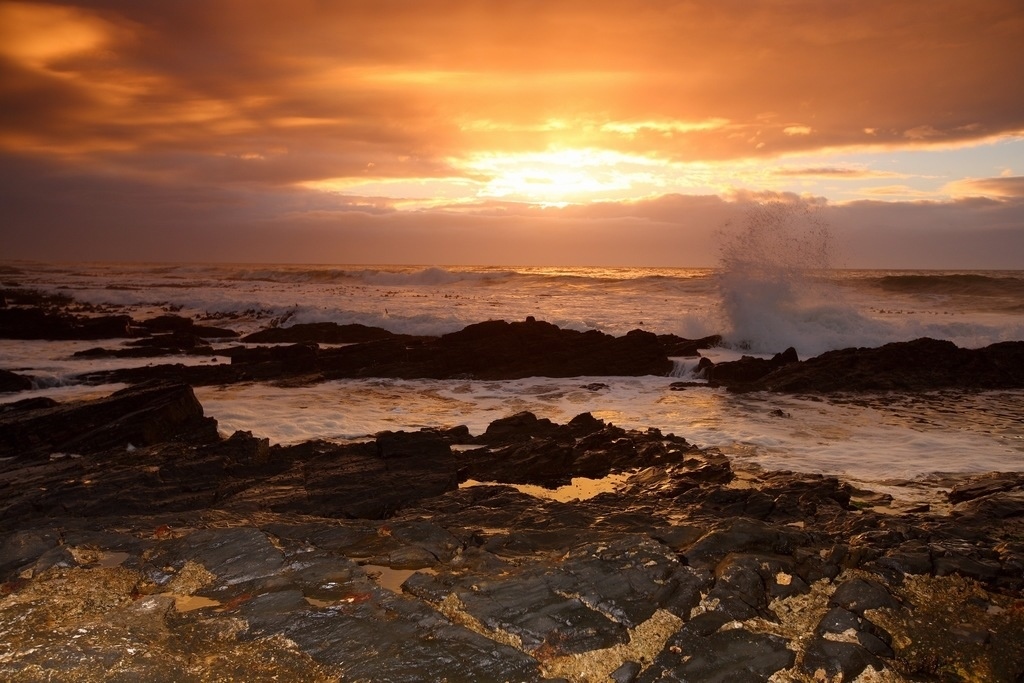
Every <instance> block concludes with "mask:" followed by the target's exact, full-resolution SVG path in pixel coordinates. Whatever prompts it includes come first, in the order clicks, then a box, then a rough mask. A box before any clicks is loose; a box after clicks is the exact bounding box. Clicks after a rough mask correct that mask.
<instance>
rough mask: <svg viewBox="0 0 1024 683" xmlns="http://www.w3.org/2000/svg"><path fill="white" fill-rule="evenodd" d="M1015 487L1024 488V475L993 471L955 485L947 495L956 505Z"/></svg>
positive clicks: (1011, 489)
mask: <svg viewBox="0 0 1024 683" xmlns="http://www.w3.org/2000/svg"><path fill="white" fill-rule="evenodd" d="M1015 489H1024V475H1022V474H1020V473H1017V472H992V473H989V474H986V475H984V476H981V477H974V478H972V479H970V480H969V481H966V482H961V483H958V484H956V485H954V486H953V487H952V488H951V489H950V491H949V493H948V494H947V497H948V498H949V502H951V503H953V504H954V505H955V504H957V503H963V502H964V501H968V500H975V499H977V498H981V497H982V496H988V495H991V494H993V493H1002V492H1004V491H1013V490H1015Z"/></svg>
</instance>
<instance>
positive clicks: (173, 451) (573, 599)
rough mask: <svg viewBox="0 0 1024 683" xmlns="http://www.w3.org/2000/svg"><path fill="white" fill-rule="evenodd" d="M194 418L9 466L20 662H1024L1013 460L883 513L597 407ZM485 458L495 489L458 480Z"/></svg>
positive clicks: (722, 673) (133, 675)
mask: <svg viewBox="0 0 1024 683" xmlns="http://www.w3.org/2000/svg"><path fill="white" fill-rule="evenodd" d="M185 389H188V388H187V387H185ZM146 391H152V392H153V394H152V395H153V396H154V397H160V396H163V395H164V393H163V392H167V395H168V396H171V397H177V398H178V399H180V400H181V401H182V402H183V404H184V405H186V406H187V405H191V400H194V399H189V396H190V390H189V391H188V392H187V391H185V390H183V389H182V388H181V387H180V386H179V387H177V388H175V387H162V388H149V389H146ZM132 395H133V396H135V398H136V399H137V400H141V398H142V397H143V396H145V395H147V394H146V392H145V391H144V392H143V393H141V394H140V393H136V394H132ZM121 398H123V396H122V397H121ZM186 399H189V400H186ZM118 400H121V399H118ZM154 403H156V404H159V403H160V401H159V400H156V401H154ZM169 403H170V405H172V406H173V405H177V403H176V401H169ZM101 404H102V401H101ZM55 408H57V406H53V405H44V406H37V407H26V408H24V409H19V410H16V411H12V412H14V413H17V412H23V413H24V414H25V416H26V419H27V423H28V424H31V422H32V420H33V419H36V418H34V417H32V416H33V415H34V414H35V415H36V416H37V417H38V415H40V413H36V412H35V411H36V410H43V411H52V410H54V409H55ZM194 408H195V407H194V406H192V412H191V414H192V415H197V414H198V415H201V412H198V413H197V412H196V411H195V409H194ZM63 409H64V410H65V411H66V412H64V413H60V411H58V414H64V415H78V416H82V415H91V414H94V411H97V406H96V405H94V404H76V405H75V406H74V407H73V408H70V407H68V406H65V407H64V408H63ZM100 412H101V414H102V411H100ZM144 414H146V411H142V412H141V413H138V415H139V416H140V417H141V416H142V415H144ZM149 415H150V419H151V420H152V421H154V422H155V423H157V424H162V423H164V418H163V417H161V415H162V413H161V412H160V411H155V412H153V413H149ZM143 422H145V421H143ZM11 424H15V422H12V423H11ZM196 424H197V425H198V430H199V431H198V432H196V433H191V432H185V433H181V432H177V431H173V430H172V432H171V436H169V437H166V438H164V437H161V438H163V440H160V441H158V442H157V443H152V444H150V445H146V446H137V447H133V449H127V448H126V447H123V446H121V445H118V444H120V443H121V441H122V440H123V439H125V438H126V437H127V436H128V435H130V434H132V433H133V431H132V430H135V429H138V428H139V425H138V424H133V423H131V422H130V421H117V420H114V421H112V422H111V421H107V422H103V425H105V426H104V427H103V429H102V432H103V434H104V438H105V439H106V438H110V439H113V441H112V442H111V443H114V444H115V445H113V446H110V447H104V446H103V443H104V442H102V441H99V442H96V445H95V448H96V450H95V451H93V452H84V453H80V454H77V455H78V456H79V457H71V456H70V455H65V456H64V457H49V456H47V457H16V458H11V459H9V460H6V461H3V462H2V463H0V493H2V494H3V497H2V498H0V506H2V507H0V510H2V521H0V581H2V583H0V642H4V643H5V646H6V649H5V650H4V651H3V652H0V678H3V679H4V680H15V681H17V680H54V681H72V680H74V681H80V680H85V681H101V680H110V679H111V678H118V677H120V678H122V679H125V680H157V681H161V680H186V681H192V680H194V681H202V680H212V679H214V678H217V677H222V678H223V677H225V676H226V677H229V678H232V679H238V680H242V679H253V680H270V679H273V678H275V677H276V678H277V679H278V680H299V681H318V682H319V681H328V680H339V679H345V680H357V681H361V680H362V681H371V680H372V681H377V680H391V681H422V680H433V679H440V678H444V679H446V680H449V681H476V680H488V681H490V680H501V681H504V680H509V681H541V680H569V681H572V682H573V683H577V682H581V683H582V682H589V681H597V680H600V681H604V680H612V681H617V682H620V681H672V680H700V681H729V682H730V683H732V682H733V681H755V680H756V681H761V680H766V679H769V678H771V677H773V676H775V677H776V678H777V679H781V680H804V679H811V680H813V679H815V678H819V679H821V678H825V679H827V678H828V677H830V676H831V677H832V678H836V677H838V676H842V677H843V680H851V679H853V678H854V677H856V676H861V675H863V674H864V673H865V672H868V671H869V670H874V671H882V672H883V675H884V676H886V677H887V680H891V681H915V680H935V679H945V680H956V678H955V676H954V674H953V673H952V672H958V671H959V672H963V671H969V672H975V671H980V672H986V676H988V679H989V680H1007V681H1013V680H1018V679H1019V678H1020V677H1021V676H1024V651H1022V650H1021V648H1020V647H1019V644H1020V643H1021V642H1024V613H1022V611H1021V610H1020V603H1021V601H1022V600H1024V593H1022V589H1024V578H1022V577H1024V573H1022V570H1024V516H1022V515H1019V514H1018V513H1017V512H1016V510H1017V509H1018V505H1019V497H1020V489H1019V486H1018V485H1017V484H1016V483H1015V482H1014V481H1009V480H1008V479H1007V478H1006V477H1001V478H1000V477H994V476H990V477H981V478H978V479H976V480H974V481H967V482H962V486H961V488H960V489H959V491H960V492H961V493H959V494H957V495H958V496H961V497H962V498H961V499H960V501H959V502H957V503H956V505H955V506H954V509H953V514H951V515H948V516H942V515H938V514H933V513H931V512H928V511H927V510H922V511H919V512H915V513H909V512H902V511H894V512H892V513H890V514H882V513H879V512H878V511H875V510H873V509H870V508H863V507H859V506H857V505H855V504H853V502H852V497H851V496H852V491H851V489H850V487H848V486H847V485H845V484H844V483H842V482H841V481H839V480H837V479H835V478H830V477H821V476H816V475H800V474H793V473H764V472H762V473H742V477H740V476H737V473H736V472H734V471H733V469H732V467H731V465H730V463H729V461H728V460H727V459H725V458H723V457H722V456H720V455H716V454H714V453H703V452H701V451H699V450H698V449H695V448H693V447H692V446H690V445H689V444H687V443H686V442H685V440H683V439H681V438H679V437H674V436H671V435H663V434H660V433H659V432H657V431H656V430H647V431H643V432H638V431H627V430H622V429H618V428H614V427H611V426H609V425H605V424H604V423H603V422H601V421H600V420H596V419H594V418H593V416H589V415H582V416H579V417H577V418H576V419H574V420H572V421H570V422H569V423H568V424H565V425H558V424H554V423H551V422H549V421H546V420H540V419H537V418H536V417H535V416H532V415H528V414H521V415H516V416H511V417H509V418H506V419H504V420H501V421H497V422H496V423H495V424H493V425H492V428H491V429H488V430H487V433H485V434H483V435H478V436H473V435H470V434H469V433H468V431H466V430H464V429H462V430H460V429H454V430H424V431H421V432H413V433H402V432H397V433H384V434H380V435H377V437H376V438H374V439H373V440H369V441H367V442H365V443H356V444H344V445H342V444H332V443H327V442H308V443H304V444H299V445H296V446H290V447H287V448H281V447H278V446H270V445H269V444H268V443H267V442H266V441H265V440H263V439H259V438H258V437H254V436H253V435H251V434H245V433H238V434H235V435H233V436H232V437H231V438H228V439H220V438H214V439H212V440H203V439H202V438H200V439H197V438H195V436H196V434H198V435H203V434H204V432H203V430H204V429H206V426H205V425H206V424H207V423H206V421H205V418H203V419H200V420H199V421H198V422H197V423H196ZM204 438H205V437H204ZM457 443H458V444H469V445H472V446H474V447H476V449H477V450H475V451H473V450H470V451H462V450H458V449H452V445H453V444H457ZM40 452H45V449H43V450H42V451H40ZM469 472H473V473H474V476H476V475H480V476H485V477H488V478H490V480H491V481H490V483H488V484H484V485H475V486H462V487H460V486H459V481H460V479H461V478H464V477H465V476H467V475H468V473H469ZM583 472H586V473H590V474H596V475H598V476H603V475H604V474H608V473H617V474H619V475H621V476H622V477H623V478H624V479H625V480H624V481H623V482H621V483H620V484H619V485H617V486H615V487H609V488H608V489H607V490H606V491H605V492H603V493H601V494H599V495H595V496H593V497H592V498H588V499H585V500H553V499H548V498H538V497H535V496H533V495H530V494H528V493H525V492H524V491H521V490H518V489H517V486H519V483H518V482H529V483H548V484H549V485H552V484H554V483H557V482H559V481H561V480H562V479H564V478H565V477H572V476H578V475H579V474H580V473H583ZM501 480H506V481H508V483H506V484H502V483H499V482H500V481H501ZM524 490H526V489H524ZM857 495H865V494H863V492H859V493H858V494H857Z"/></svg>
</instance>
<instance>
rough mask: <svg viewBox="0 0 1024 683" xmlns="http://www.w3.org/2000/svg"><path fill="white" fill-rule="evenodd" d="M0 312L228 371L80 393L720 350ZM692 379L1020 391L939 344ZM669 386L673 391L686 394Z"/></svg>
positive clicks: (673, 343)
mask: <svg viewBox="0 0 1024 683" xmlns="http://www.w3.org/2000/svg"><path fill="white" fill-rule="evenodd" d="M0 300H2V301H4V302H5V305H4V306H0V337H2V338H7V339H26V340H28V339H58V340H66V339H78V340H93V339H95V340H104V342H105V343H106V344H107V345H106V346H97V347H93V348H90V349H86V350H83V351H79V352H77V353H76V356H79V357H82V358H86V359H88V358H153V359H159V358H160V357H172V358H173V357H180V356H182V355H189V356H206V357H209V358H211V359H217V358H221V359H227V360H228V361H229V362H226V363H212V364H205V365H185V364H182V363H180V362H178V363H174V362H171V363H158V362H154V364H150V365H147V366H144V367H131V368H120V369H114V370H102V371H95V372H90V373H86V374H83V375H81V376H80V377H79V378H78V379H79V380H80V381H82V382H84V383H89V384H106V383H127V384H138V383H140V382H145V381H151V380H168V381H183V382H186V383H188V384H190V385H192V386H208V385H224V384H234V383H239V382H252V381H275V382H285V381H287V382H290V383H292V384H314V383H318V382H322V381H327V380H336V379H351V378H366V377H386V378H401V379H421V378H432V379H479V380H507V379H520V378H524V377H579V376H639V375H663V376H664V375H669V374H670V373H672V372H673V370H674V368H675V361H674V360H673V359H674V358H682V357H689V358H700V352H701V351H702V350H706V349H710V348H712V347H715V346H717V345H718V344H720V343H721V341H722V340H721V337H720V336H718V335H713V336H709V337H704V338H701V339H684V338H681V337H678V336H676V335H670V334H661V335H657V334H654V333H652V332H648V331H645V330H640V329H636V330H633V331H631V332H629V333H627V334H625V335H623V336H621V337H614V336H612V335H609V334H604V333H602V332H598V331H595V330H591V331H587V332H579V331H576V330H568V329H561V328H559V327H557V326H555V325H552V324H551V323H547V322H544V321H538V320H535V319H533V318H527V319H526V320H524V321H519V322H507V321H504V320H489V321H485V322H481V323H476V324H474V325H469V326H467V327H465V328H463V329H462V330H459V331H457V332H452V333H449V334H445V335H441V336H439V337H425V336H412V335H405V334H395V333H392V332H389V331H388V330H384V329H381V328H377V327H367V326H364V325H356V324H350V325H338V324H335V323H310V324H297V325H293V326H290V327H270V328H267V329H264V330H261V331H259V332H255V333H252V334H249V335H246V336H241V335H239V334H238V333H237V332H236V331H234V330H232V329H230V328H226V327H221V326H219V325H218V326H211V325H205V324H199V323H196V322H195V321H193V320H192V319H190V318H185V317H182V316H177V315H173V314H167V315H161V316H157V317H155V318H151V319H148V320H134V319H132V318H131V317H129V316H126V315H122V314H116V315H104V314H100V313H98V312H96V311H90V312H89V313H88V314H82V313H71V312H69V311H68V310H66V309H67V308H68V305H69V304H68V302H67V301H66V300H64V299H54V298H52V297H46V296H45V295H42V294H38V293H32V292H22V291H20V290H10V289H8V290H0ZM6 302H12V303H13V305H8V304H7V303H6ZM238 342H241V343H238ZM111 343H113V344H114V345H113V346H111ZM215 344H216V346H215ZM696 370H697V376H698V377H699V378H700V379H702V380H704V381H706V383H707V384H708V385H710V386H714V387H725V388H726V389H728V390H730V391H740V392H743V391H774V392H788V393H806V392H826V393H827V392H837V391H843V392H855V391H930V390H937V389H947V388H956V389H966V390H986V389H1011V388H1014V389H1017V388H1024V341H1013V342H1002V343H998V344H992V345H990V346H987V347H985V348H981V349H964V348H959V347H957V346H956V345H954V344H953V343H952V342H949V341H939V340H934V339H927V338H922V339H917V340H914V341H909V342H897V343H890V344H886V345H884V346H881V347H878V348H849V349H842V350H838V351H829V352H826V353H823V354H821V355H820V356H817V357H814V358H810V359H805V360H800V359H799V358H798V357H797V354H796V351H795V350H793V349H787V350H785V351H783V352H781V353H778V354H776V355H775V356H774V357H773V358H770V359H766V358H757V357H752V356H744V357H743V358H741V359H739V360H734V361H726V362H720V363H717V364H716V363H714V362H712V361H711V360H710V359H708V358H706V357H705V358H700V362H699V364H698V365H697V367H696ZM31 386H32V378H31V377H27V376H24V375H21V374H19V373H18V372H16V371H12V370H11V369H0V391H21V390H25V389H27V388H30V387H31ZM676 388H685V383H682V382H681V383H680V384H679V385H677V387H676Z"/></svg>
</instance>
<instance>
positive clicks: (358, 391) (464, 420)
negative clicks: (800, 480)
mask: <svg viewBox="0 0 1024 683" xmlns="http://www.w3.org/2000/svg"><path fill="white" fill-rule="evenodd" d="M0 279H2V280H3V282H4V284H5V286H12V285H17V286H21V287H27V288H33V289H39V290H43V291H46V292H49V293H52V294H65V295H67V296H70V297H72V299H73V300H74V302H75V303H73V304H72V305H71V306H72V309H77V310H78V311H79V312H80V313H83V314H100V313H103V314H111V313H128V314H130V315H132V316H134V317H136V318H140V319H144V318H147V317H151V316H154V315H159V314H163V313H176V314H179V315H185V316H192V317H194V318H195V319H196V320H197V321H199V322H203V323H205V324H212V325H217V326H221V327H230V328H232V329H235V330H237V331H239V332H241V333H248V332H252V331H255V330H258V329H262V328H264V327H267V326H272V325H273V326H288V325H292V324H296V323H307V322H322V321H332V322H337V323H361V324H364V325H371V326H377V327H382V328H385V329H387V330H390V331H392V332H398V333H411V334H421V335H437V334H443V333H446V332H452V331H455V330H459V329H461V328H463V327H465V326H466V325H468V324H471V323H476V322H480V321H483V320H489V319H505V320H509V321H513V320H522V319H525V318H526V317H527V316H534V317H535V318H537V319H538V320H545V321H548V322H551V323H554V324H556V325H558V326H560V327H564V328H572V329H578V330H590V329H596V330H601V331H603V332H606V333H609V334H613V335H621V334H625V333H626V332H628V331H629V330H632V329H637V328H640V329H644V330H648V331H651V332H655V333H658V334H662V333H671V334H676V335H679V336H682V337H687V338H698V337H703V336H707V335H710V334H722V335H723V336H724V342H723V345H722V346H721V347H719V348H715V349H711V350H709V351H707V352H706V355H708V356H710V357H711V358H712V360H722V359H730V358H736V357H739V356H740V355H743V354H750V355H770V354H773V353H775V352H778V351H782V350H784V349H786V348H787V347H793V348H795V349H796V350H797V352H798V354H799V356H800V357H801V358H807V357H810V356H813V355H817V354H820V353H822V352H824V351H827V350H830V349H837V348H846V347H865V346H866V347H872V346H879V345H882V344H885V343H887V342H892V341H904V340H910V339H915V338H918V337H933V338H938V339H948V340H951V341H953V342H955V343H956V344H958V345H960V346H964V347H972V348H975V347H980V346H985V345H988V344H991V343H994V342H998V341H1006V340H1019V339H1024V271H999V272H995V271H980V272H974V271H955V272H954V271H870V270H831V269H829V270H826V269H806V268H796V267H790V266H787V265H785V264H783V265H782V266H776V267H771V268H764V267H762V266H758V267H751V266H750V264H735V263H729V262H726V265H725V266H723V267H721V268H717V269H657V268H578V267H565V268H539V267H529V268H516V267H462V266H460V267H423V266H386V265H385V266H362V265H360V266H329V265H240V264H111V263H107V264H47V263H33V262H17V263H14V262H11V263H7V264H4V265H0ZM119 343H120V342H119V341H116V340H111V341H107V342H102V343H101V342H96V341H22V340H6V339H4V340H0V368H4V369H8V370H13V371H16V372H19V373H21V374H27V375H31V376H33V377H34V378H35V387H36V388H34V389H33V390H31V391H29V392H20V393H17V394H0V402H7V401H13V400H18V399H21V398H26V397H29V396H35V395H46V396H52V397H54V398H57V399H58V400H63V399H69V398H79V397H88V396H96V395H103V394H106V393H109V392H110V391H112V390H114V389H116V388H118V387H117V386H114V385H106V386H88V385H85V384H83V383H82V382H81V381H80V380H79V379H78V378H79V376H80V375H82V374H84V373H86V372H90V371H94V370H96V369H100V368H113V367H127V366H130V365H146V364H156V363H164V362H181V363H194V364H197V363H198V364H202V363H206V364H209V363H221V362H225V363H226V362H228V359H227V358H226V357H224V356H217V355H214V356H212V357H205V356H204V357H196V356H182V357H175V358H172V359H153V358H150V359H87V358H81V357H74V356H73V355H72V354H73V353H74V352H75V351H80V350H83V349H86V348H90V347H95V346H97V345H101V344H102V345H104V346H107V347H111V346H115V345H117V344H119ZM233 343H237V342H233V341H225V342H223V343H221V344H220V346H227V345H230V344H233ZM217 346H218V345H217V344H215V348H216V347H217ZM695 364H696V359H684V358H680V359H676V368H675V370H674V371H673V372H672V373H671V375H670V376H665V377H654V376H648V377H577V378H568V379H551V378H541V377H534V378H527V379H520V380H512V381H475V380H468V379H458V380H391V379H362V380H343V381H332V382H325V383H322V384H319V385H314V386H304V387H286V386H278V385H275V384H273V383H269V384H245V385H233V386H220V387H218V386H212V387H199V388H197V389H196V395H197V396H198V398H199V400H200V401H201V403H202V404H203V406H204V408H205V410H206V413H207V414H208V415H211V416H212V417H214V418H216V419H217V420H218V422H219V425H220V429H221V430H222V431H223V432H224V433H225V434H230V433H232V432H233V431H235V430H248V431H251V432H253V433H254V434H257V435H260V436H265V437H268V438H269V439H270V440H271V441H272V442H274V443H283V444H287V443H296V442H300V441H303V440H307V439H313V438H318V439H335V440H359V439H364V438H366V437H367V436H368V435H371V434H374V433H377V432H380V431H382V430H401V429H404V430H415V429H419V428H421V427H451V426H456V425H461V424H464V425H467V426H468V427H469V429H470V431H472V432H474V433H480V432H482V431H483V430H484V429H485V428H486V426H487V424H489V423H490V422H491V421H492V420H494V419H496V418H499V417H504V416H507V415H511V414H513V413H516V412H519V411H522V410H530V411H532V412H534V413H535V414H537V415H538V416H539V417H547V418H550V419H552V420H554V421H557V422H565V421H568V420H570V419H571V418H572V417H574V416H575V415H577V414H579V413H583V412H590V413H592V414H594V415H595V416H596V417H599V418H601V419H603V420H605V421H608V422H612V423H614V424H617V425H619V426H622V427H626V428H636V429H647V428H649V427H654V428H657V429H660V430H661V431H662V432H665V433H668V432H671V433H674V434H677V435H679V436H682V437H684V438H686V439H687V440H689V441H690V442H691V443H694V444H696V445H698V446H701V447H705V448H715V449H718V450H720V451H722V452H723V453H726V454H727V455H729V456H730V457H731V458H732V459H733V460H734V462H735V464H736V466H737V467H740V468H744V467H745V468H762V469H770V470H779V469H785V470H794V471H802V472H820V473H825V474H835V475H839V476H842V477H843V478H845V479H847V480H849V481H852V482H854V483H855V484H863V485H865V486H870V487H871V488H872V489H874V490H880V491H884V492H888V493H891V494H892V495H894V496H896V497H897V498H903V499H908V500H914V499H918V498H928V497H933V496H934V494H935V492H936V491H940V490H942V489H943V487H948V485H949V483H950V481H951V477H955V476H961V475H964V474H970V473H980V472H987V471H994V470H999V471H1018V470H1024V391H990V392H967V391H956V390H947V391H941V392H929V393H925V394H893V393H887V394H870V395H865V394H839V395H830V396H819V395H795V396H791V395H775V394H761V393H754V394H739V395H738V394H730V393H727V392H725V391H724V390H721V389H712V388H709V387H702V386H692V387H688V388H685V389H682V390H679V388H678V387H674V386H673V383H678V382H679V381H680V380H681V379H692V377H691V376H690V374H689V373H690V371H691V369H692V368H693V367H694V365H695Z"/></svg>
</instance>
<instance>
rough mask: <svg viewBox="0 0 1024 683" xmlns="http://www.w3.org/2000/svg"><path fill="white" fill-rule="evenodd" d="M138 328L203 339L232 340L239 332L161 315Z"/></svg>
mask: <svg viewBox="0 0 1024 683" xmlns="http://www.w3.org/2000/svg"><path fill="white" fill-rule="evenodd" d="M138 326H139V327H140V328H142V329H144V330H147V331H149V332H154V333H159V332H186V333H189V334H192V335H194V336H196V337H201V338H203V339H232V338H235V337H237V336H238V332H235V331H234V330H230V329H227V328H223V327H213V326H210V325H197V324H196V323H195V321H193V320H192V319H191V318H185V317H183V316H180V315H160V316H157V317H155V318H150V319H149V320H143V321H142V322H140V323H139V324H138Z"/></svg>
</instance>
